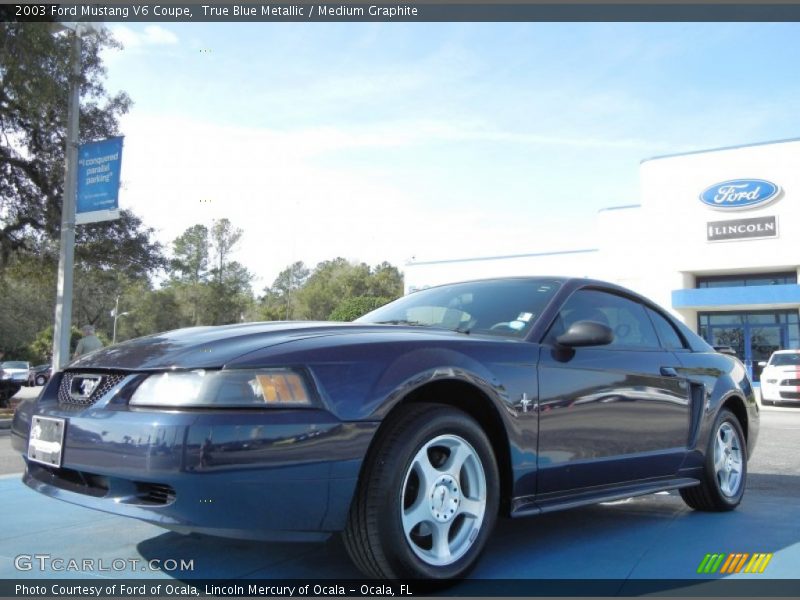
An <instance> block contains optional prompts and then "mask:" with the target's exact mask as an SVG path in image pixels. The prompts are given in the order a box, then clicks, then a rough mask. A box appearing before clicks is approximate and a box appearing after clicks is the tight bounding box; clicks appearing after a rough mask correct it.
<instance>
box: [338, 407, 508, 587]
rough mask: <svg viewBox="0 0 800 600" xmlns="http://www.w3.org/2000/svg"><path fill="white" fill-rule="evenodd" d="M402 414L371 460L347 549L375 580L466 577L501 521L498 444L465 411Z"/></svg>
mask: <svg viewBox="0 0 800 600" xmlns="http://www.w3.org/2000/svg"><path fill="white" fill-rule="evenodd" d="M401 410H402V413H400V414H399V415H397V416H394V417H392V418H391V421H389V422H387V423H386V425H385V428H384V430H383V431H382V432H381V434H380V435H381V437H380V438H379V439H378V440H377V442H376V446H375V448H374V449H373V450H372V451H371V452H370V454H369V455H368V457H367V463H366V465H365V467H364V470H363V473H362V479H361V481H360V483H359V488H358V491H357V493H356V498H355V499H354V501H353V505H352V507H351V511H350V516H349V519H348V523H347V528H346V530H345V532H344V542H345V546H346V547H347V550H348V552H349V554H350V556H351V558H352V559H353V561H354V562H355V564H356V565H357V566H358V567H359V568H360V569H361V570H362V571H363V572H364V573H365V574H367V575H369V576H371V577H378V578H385V579H401V578H426V579H439V580H441V579H451V578H457V577H461V576H463V575H464V574H465V573H467V571H469V569H470V568H471V567H472V566H473V565H474V564H475V561H476V560H477V558H478V555H479V554H480V552H481V550H482V549H483V547H484V545H485V544H486V541H487V539H488V537H489V534H490V533H491V530H492V529H493V527H494V523H495V521H496V518H497V511H498V505H499V488H500V486H499V475H498V469H497V464H496V461H495V457H494V453H493V451H492V447H491V444H490V443H489V440H488V439H487V437H486V434H485V433H484V431H483V430H482V429H481V427H480V426H479V425H478V423H477V422H475V420H474V419H472V418H471V417H470V416H468V415H466V414H465V413H463V412H461V411H459V410H456V409H453V408H450V407H448V406H442V405H436V404H415V405H410V406H408V407H405V408H403V409H401Z"/></svg>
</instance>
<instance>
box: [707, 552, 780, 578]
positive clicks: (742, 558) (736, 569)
mask: <svg viewBox="0 0 800 600" xmlns="http://www.w3.org/2000/svg"><path fill="white" fill-rule="evenodd" d="M772 556H773V555H772V553H766V552H756V553H754V554H748V553H746V552H732V553H730V554H722V553H716V554H706V555H705V556H704V557H703V560H702V561H700V565H699V566H698V567H697V572H698V573H704V574H707V575H713V574H714V573H717V572H719V573H720V574H733V573H740V572H742V568H744V571H743V572H744V573H763V572H764V569H766V568H767V565H768V564H769V561H771V560H772ZM748 558H749V559H750V560H749V561H748ZM745 564H746V565H747V566H745Z"/></svg>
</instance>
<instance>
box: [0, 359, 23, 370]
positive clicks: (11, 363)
mask: <svg viewBox="0 0 800 600" xmlns="http://www.w3.org/2000/svg"><path fill="white" fill-rule="evenodd" d="M0 368H3V369H27V368H28V363H26V362H22V361H19V360H7V361H5V362H4V363H0Z"/></svg>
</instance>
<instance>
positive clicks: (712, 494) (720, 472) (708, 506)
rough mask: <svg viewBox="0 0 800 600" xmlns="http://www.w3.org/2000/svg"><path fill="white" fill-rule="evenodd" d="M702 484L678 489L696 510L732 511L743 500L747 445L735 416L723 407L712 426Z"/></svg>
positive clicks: (745, 480)
mask: <svg viewBox="0 0 800 600" xmlns="http://www.w3.org/2000/svg"><path fill="white" fill-rule="evenodd" d="M711 431H712V435H711V438H710V439H709V441H708V447H707V449H706V462H705V468H704V471H703V479H702V481H701V484H700V485H698V486H695V487H690V488H684V489H682V490H681V491H680V493H681V497H682V498H683V499H684V501H685V502H686V504H688V505H689V506H691V507H692V508H694V509H697V510H706V511H726V510H733V509H734V508H736V507H737V506H738V505H739V503H740V502H741V501H742V496H743V495H744V488H745V485H746V482H747V444H746V442H745V438H744V432H743V431H742V426H741V424H740V423H739V420H738V419H737V418H736V416H735V415H734V414H733V413H732V412H730V411H729V410H727V409H722V410H721V411H720V412H719V415H717V418H716V420H715V422H714V426H713V427H712V430H711Z"/></svg>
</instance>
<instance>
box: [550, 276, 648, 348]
mask: <svg viewBox="0 0 800 600" xmlns="http://www.w3.org/2000/svg"><path fill="white" fill-rule="evenodd" d="M578 321H596V322H598V323H602V324H603V325H607V326H608V327H610V328H611V331H613V332H614V341H613V342H612V343H611V344H609V345H608V346H603V347H604V348H611V349H614V348H620V349H622V348H626V349H641V350H659V349H660V345H659V341H658V337H657V336H656V332H655V330H654V329H653V324H652V323H651V322H650V319H649V318H648V317H647V313H646V312H645V308H644V306H642V305H641V304H639V303H638V302H635V301H633V300H629V299H628V298H625V297H623V296H617V295H616V294H611V293H608V292H601V291H599V290H591V289H583V290H578V291H577V292H575V293H574V294H573V295H572V296H570V298H569V300H567V302H566V303H565V304H564V306H563V307H562V309H561V311H560V312H559V314H558V317H557V318H556V320H555V322H554V323H553V325H552V327H551V328H550V332H549V333H548V334H547V340H548V341H550V342H553V341H555V338H557V337H558V336H559V335H561V334H562V333H564V332H566V331H567V329H569V328H570V326H571V325H572V324H573V323H576V322H578Z"/></svg>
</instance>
